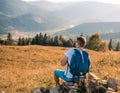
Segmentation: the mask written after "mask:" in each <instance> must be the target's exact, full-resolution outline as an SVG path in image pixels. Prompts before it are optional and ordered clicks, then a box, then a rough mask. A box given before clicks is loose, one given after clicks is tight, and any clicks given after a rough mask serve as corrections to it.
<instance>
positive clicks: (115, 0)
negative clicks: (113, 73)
mask: <svg viewBox="0 0 120 93" xmlns="http://www.w3.org/2000/svg"><path fill="white" fill-rule="evenodd" d="M22 1H27V2H31V1H40V0H22ZM43 1H44V0H43ZM47 1H50V2H55V3H60V2H78V1H79V2H81V1H96V2H103V3H112V4H120V0H47Z"/></svg>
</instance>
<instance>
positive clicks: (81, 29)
mask: <svg viewBox="0 0 120 93" xmlns="http://www.w3.org/2000/svg"><path fill="white" fill-rule="evenodd" d="M96 32H98V33H100V34H102V37H103V38H104V39H106V38H108V37H109V38H110V37H111V38H120V22H96V23H83V24H80V25H77V26H75V27H72V28H69V29H66V30H63V31H60V32H56V33H55V34H54V35H60V34H61V35H64V36H69V37H76V36H78V35H80V34H81V33H83V34H84V35H91V34H93V33H96ZM115 35H116V36H115ZM106 36H107V37H106Z"/></svg>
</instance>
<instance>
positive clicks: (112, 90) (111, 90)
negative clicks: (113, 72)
mask: <svg viewBox="0 0 120 93" xmlns="http://www.w3.org/2000/svg"><path fill="white" fill-rule="evenodd" d="M106 93H116V92H115V90H114V89H112V88H108V89H107V91H106Z"/></svg>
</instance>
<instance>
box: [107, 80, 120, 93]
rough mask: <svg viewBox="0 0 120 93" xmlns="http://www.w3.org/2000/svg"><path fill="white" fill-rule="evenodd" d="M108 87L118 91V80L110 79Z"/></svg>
mask: <svg viewBox="0 0 120 93" xmlns="http://www.w3.org/2000/svg"><path fill="white" fill-rule="evenodd" d="M107 85H108V87H109V88H112V89H113V90H115V92H116V91H118V79H116V78H109V79H108V81H107Z"/></svg>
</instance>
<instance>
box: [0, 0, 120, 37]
mask: <svg viewBox="0 0 120 93" xmlns="http://www.w3.org/2000/svg"><path fill="white" fill-rule="evenodd" d="M119 16H120V5H114V4H105V3H98V2H74V3H73V2H72V3H71V2H70V3H53V2H48V1H45V0H44V1H43V0H42V1H36V2H29V3H28V2H23V1H21V0H12V2H11V1H10V0H1V1H0V34H1V36H2V35H4V34H6V33H8V32H13V33H14V32H15V31H17V32H18V33H19V32H28V33H33V32H37V33H38V32H49V33H51V34H54V35H56V34H60V33H65V35H70V34H71V33H72V34H73V35H74V34H75V33H76V34H80V33H85V34H87V35H89V34H92V33H94V32H97V31H99V32H100V33H104V32H105V33H111V32H114V31H115V32H120V28H119V22H120V17H119ZM94 23H95V24H96V26H94V25H95V24H94ZM104 23H105V25H104ZM90 24H91V25H93V24H94V25H93V26H90ZM99 24H100V26H99V27H98V25H99ZM84 27H85V28H84ZM87 28H89V29H87ZM61 29H62V30H61ZM70 29H71V30H70ZM75 29H76V30H75ZM83 29H84V30H83ZM101 29H103V30H101ZM69 30H70V31H69ZM104 30H105V31H104ZM74 31H76V32H74ZM18 36H19V35H18Z"/></svg>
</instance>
